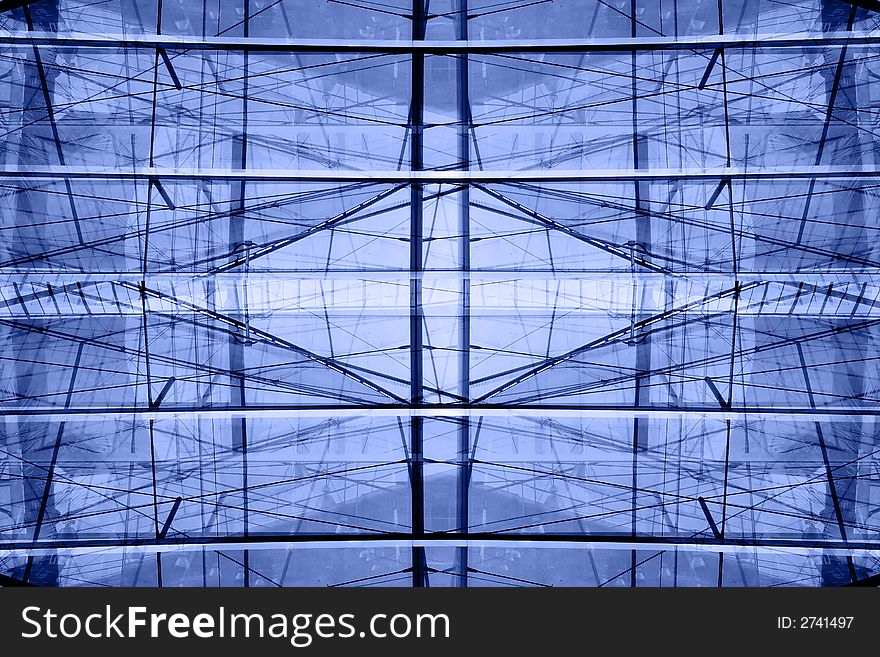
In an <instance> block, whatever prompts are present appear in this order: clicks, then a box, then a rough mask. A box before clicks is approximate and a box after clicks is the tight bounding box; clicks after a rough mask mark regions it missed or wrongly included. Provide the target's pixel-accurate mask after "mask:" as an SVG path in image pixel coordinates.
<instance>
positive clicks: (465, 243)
mask: <svg viewBox="0 0 880 657" xmlns="http://www.w3.org/2000/svg"><path fill="white" fill-rule="evenodd" d="M456 28H457V34H456V37H457V38H458V39H459V40H460V41H464V42H467V40H468V0H458V15H457V24H456ZM457 62H458V71H457V75H458V121H459V126H458V160H459V167H460V169H461V170H462V171H468V170H469V169H470V134H471V125H472V121H471V111H470V89H469V85H468V74H469V69H468V55H467V52H466V51H463V52H462V53H461V54H460V55H459V56H458V59H457ZM470 203H471V197H470V185H469V184H467V183H465V184H464V186H463V187H462V189H461V191H460V192H459V204H458V207H459V227H460V230H461V238H460V254H459V257H460V260H461V261H460V268H461V271H462V277H461V317H460V318H459V321H460V322H461V324H460V327H459V331H460V332H459V349H460V362H459V368H460V373H459V395H461V397H462V399H464V400H465V402H466V403H468V402H469V401H470V367H471V365H470V339H471V337H470V334H471V318H470V312H471V310H470V294H471V282H470V268H471V253H470ZM460 423H461V424H460V426H459V438H458V452H459V468H458V522H457V526H458V530H459V531H460V532H461V533H463V534H467V533H468V526H469V524H470V523H469V517H468V506H469V504H468V502H469V492H470V491H469V488H470V476H469V473H470V464H469V461H470V418H469V417H468V416H467V415H465V416H463V417H462V418H461V419H460ZM467 583H468V548H467V546H462V547H461V548H459V550H458V584H459V586H461V587H467Z"/></svg>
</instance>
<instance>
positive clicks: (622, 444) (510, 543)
mask: <svg viewBox="0 0 880 657" xmlns="http://www.w3.org/2000/svg"><path fill="white" fill-rule="evenodd" d="M0 10H2V12H3V13H2V14H0V231H2V239H0V342H2V347H0V408H2V412H3V417H2V424H0V427H2V433H0V574H2V577H0V579H2V583H4V584H8V585H16V584H19V585H20V584H29V585H42V586H83V585H88V586H179V585H187V586H217V585H220V586H293V585H300V586H303V585H304V586H355V585H357V586H571V585H580V586H634V587H635V586H780V585H802V586H835V585H845V584H853V583H856V584H858V583H863V582H865V581H868V582H871V581H874V580H871V579H869V578H870V577H871V576H873V575H875V574H877V573H878V572H880V535H878V531H880V516H878V515H877V513H876V511H877V509H878V502H880V486H878V483H880V480H878V462H880V459H878V450H880V441H878V437H880V426H878V416H880V405H878V394H880V393H878V381H880V369H878V353H880V352H878V340H880V279H878V273H880V252H878V248H877V246H876V245H877V243H878V241H877V236H878V234H877V233H878V229H880V223H878V210H880V141H878V139H880V60H878V58H880V14H878V13H877V12H876V8H875V7H873V6H872V3H871V2H868V1H867V0H865V1H862V2H857V3H846V2H843V1H842V0H795V1H793V2H780V1H777V0H711V1H710V0H552V1H551V0H541V1H536V0H430V2H424V1H422V0H415V1H414V0H369V1H364V2H343V1H341V0H158V2H153V1H152V0H107V1H106V2H91V1H86V0H37V1H36V2H32V3H25V2H6V3H0Z"/></svg>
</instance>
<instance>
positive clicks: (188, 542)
mask: <svg viewBox="0 0 880 657" xmlns="http://www.w3.org/2000/svg"><path fill="white" fill-rule="evenodd" d="M579 546H583V547H594V548H599V549H611V550H630V549H645V550H674V549H682V548H684V549H688V550H706V551H710V552H714V553H718V552H725V553H736V552H743V551H746V552H750V553H754V551H755V550H759V551H764V552H778V553H785V552H789V553H797V554H815V553H822V554H825V555H830V554H839V555H858V556H872V557H876V556H878V555H880V541H849V542H848V543H844V542H842V541H839V540H838V541H833V540H824V539H803V538H781V537H756V538H748V539H738V538H725V539H724V540H720V539H718V538H715V537H714V536H711V535H708V536H682V537H669V536H631V535H629V534H627V535H620V534H615V535H609V534H586V533H585V534H555V533H554V534H522V533H516V534H513V533H511V534H502V533H470V534H466V535H463V534H452V533H449V534H440V533H437V534H430V535H428V536H426V537H419V538H414V537H413V536H412V535H411V534H405V533H381V534H358V535H351V534H289V533H286V534H274V535H253V534H252V535H249V536H247V537H243V536H212V537H195V536H193V537H181V538H166V539H164V540H160V541H156V540H143V541H137V540H127V541H125V540H116V541H108V540H106V539H100V540H89V539H86V538H83V539H79V540H70V541H39V542H37V543H33V542H4V543H0V556H18V557H21V556H28V555H34V556H39V555H44V554H47V553H54V552H63V553H66V554H76V553H87V554H95V553H97V552H102V551H104V552H108V553H112V552H116V551H119V550H122V549H124V550H125V553H126V554H128V555H130V554H132V553H138V552H142V553H155V552H162V553H166V552H174V551H179V550H202V549H205V548H208V549H211V550H215V551H220V550H242V549H248V550H261V549H263V550H277V549H278V548H280V547H288V548H317V549H331V548H338V549H344V548H362V547H374V548H381V547H388V548H405V547H425V548H434V547H440V548H449V547H467V548H482V547H487V548H509V547H519V548H541V549H547V548H551V549H552V548H566V549H571V548H574V547H579Z"/></svg>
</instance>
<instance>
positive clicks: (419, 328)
mask: <svg viewBox="0 0 880 657" xmlns="http://www.w3.org/2000/svg"><path fill="white" fill-rule="evenodd" d="M425 22H426V16H425V0H413V11H412V32H413V33H412V37H413V39H414V40H423V39H424V38H425ZM424 114H425V55H424V53H421V52H413V56H412V99H411V102H410V168H411V169H412V170H413V171H421V170H422V169H423V168H424V161H423V144H422V138H423V132H424ZM423 200H424V187H423V185H422V184H421V183H412V184H411V185H410V234H409V239H410V251H409V253H410V263H409V267H410V272H411V274H412V275H411V277H410V320H409V334H410V403H411V404H412V406H414V407H417V406H420V405H421V404H422V403H423V401H424V390H423V380H424V377H423V373H422V343H423V317H422V279H421V273H422V258H423V254H422V210H423V207H422V205H423ZM423 422H424V420H423V418H422V417H419V416H417V415H413V416H412V418H411V420H410V459H411V464H410V486H411V488H412V534H413V537H414V538H415V537H420V536H424V534H425V486H424V477H423V453H422V434H423ZM412 575H413V577H412V582H413V586H419V587H421V586H426V585H427V584H428V573H427V563H426V558H425V548H423V547H414V548H413V549H412Z"/></svg>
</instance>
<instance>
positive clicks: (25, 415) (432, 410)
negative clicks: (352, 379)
mask: <svg viewBox="0 0 880 657" xmlns="http://www.w3.org/2000/svg"><path fill="white" fill-rule="evenodd" d="M0 412H2V415H3V416H4V417H6V418H17V419H32V420H34V421H53V422H73V421H83V422H93V421H105V420H130V419H131V418H138V419H140V420H163V419H175V420H181V419H202V420H228V419H230V418H241V417H246V418H273V417H274V418H283V417H317V418H324V417H414V416H416V417H576V418H583V417H601V418H624V419H629V418H633V417H644V418H654V419H676V418H682V417H693V418H707V419H714V420H742V419H744V418H748V417H755V418H760V419H774V420H792V421H810V422H817V421H834V420H841V419H847V418H853V417H880V405H876V404H874V405H867V404H866V405H865V406H834V407H828V408H822V407H819V408H812V407H809V406H778V407H773V406H742V405H739V406H728V407H724V408H722V407H720V406H718V404H715V403H712V404H695V405H693V406H683V407H677V408H676V407H670V406H656V407H651V406H632V405H625V404H619V405H613V404H582V405H574V404H569V405H561V404H560V405H552V404H540V405H539V404H535V405H528V406H525V405H516V404H511V405H506V404H476V405H475V404H471V405H462V404H422V405H419V406H413V405H403V404H363V405H351V404H339V405H332V404H312V405H297V404H289V405H282V404H278V405H272V406H268V405H266V406H246V407H226V408H218V407H216V406H214V407H208V406H201V407H200V406H186V405H180V404H177V405H171V404H166V405H165V406H164V407H159V408H155V407H153V408H150V407H146V406H144V407H138V406H129V407H99V406H95V407H71V408H53V407H36V406H35V407H29V408H28V407H24V408H16V407H15V406H13V405H11V404H9V403H7V404H4V407H3V408H2V410H0Z"/></svg>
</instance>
